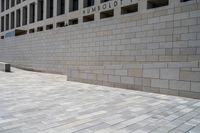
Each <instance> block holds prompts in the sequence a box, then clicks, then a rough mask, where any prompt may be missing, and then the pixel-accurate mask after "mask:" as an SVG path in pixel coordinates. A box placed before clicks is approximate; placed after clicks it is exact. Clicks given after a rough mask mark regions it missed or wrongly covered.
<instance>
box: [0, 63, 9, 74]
mask: <svg viewBox="0 0 200 133" xmlns="http://www.w3.org/2000/svg"><path fill="white" fill-rule="evenodd" d="M0 71H4V72H10V71H11V65H10V64H8V63H4V62H0Z"/></svg>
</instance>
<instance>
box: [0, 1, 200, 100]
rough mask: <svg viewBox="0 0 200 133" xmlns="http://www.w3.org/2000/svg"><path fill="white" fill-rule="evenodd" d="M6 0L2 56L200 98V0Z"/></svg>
mask: <svg viewBox="0 0 200 133" xmlns="http://www.w3.org/2000/svg"><path fill="white" fill-rule="evenodd" d="M8 1H9V0H8ZM8 1H6V0H1V11H2V12H1V14H0V17H1V19H0V24H1V33H0V36H1V39H0V61H4V62H8V63H11V64H12V65H14V66H17V67H20V68H24V69H29V70H35V71H42V72H50V73H60V74H66V73H67V77H68V80H70V81H78V82H85V83H91V84H98V85H106V86H113V87H122V88H128V89H134V90H141V91H148V92H155V93H162V94H170V95H179V96H185V97H192V98H200V62H199V60H200V0H26V1H20V0H16V1H14V2H13V1H12V0H10V1H9V2H8Z"/></svg>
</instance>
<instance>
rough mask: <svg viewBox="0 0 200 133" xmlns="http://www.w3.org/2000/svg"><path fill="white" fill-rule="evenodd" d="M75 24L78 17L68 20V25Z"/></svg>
mask: <svg viewBox="0 0 200 133" xmlns="http://www.w3.org/2000/svg"><path fill="white" fill-rule="evenodd" d="M75 24H78V18H75V19H70V20H69V25H75Z"/></svg>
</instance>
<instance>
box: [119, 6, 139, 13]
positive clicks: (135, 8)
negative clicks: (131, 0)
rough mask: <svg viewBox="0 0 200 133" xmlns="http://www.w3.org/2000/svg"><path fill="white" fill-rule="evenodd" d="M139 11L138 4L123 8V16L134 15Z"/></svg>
mask: <svg viewBox="0 0 200 133" xmlns="http://www.w3.org/2000/svg"><path fill="white" fill-rule="evenodd" d="M137 11H138V4H133V5H128V6H124V7H122V8H121V14H122V15H123V14H128V13H134V12H137Z"/></svg>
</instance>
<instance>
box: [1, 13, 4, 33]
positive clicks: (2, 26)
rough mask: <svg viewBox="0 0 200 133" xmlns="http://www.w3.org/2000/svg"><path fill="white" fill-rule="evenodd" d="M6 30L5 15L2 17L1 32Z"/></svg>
mask: <svg viewBox="0 0 200 133" xmlns="http://www.w3.org/2000/svg"><path fill="white" fill-rule="evenodd" d="M3 31H4V16H3V17H1V32H3Z"/></svg>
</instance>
